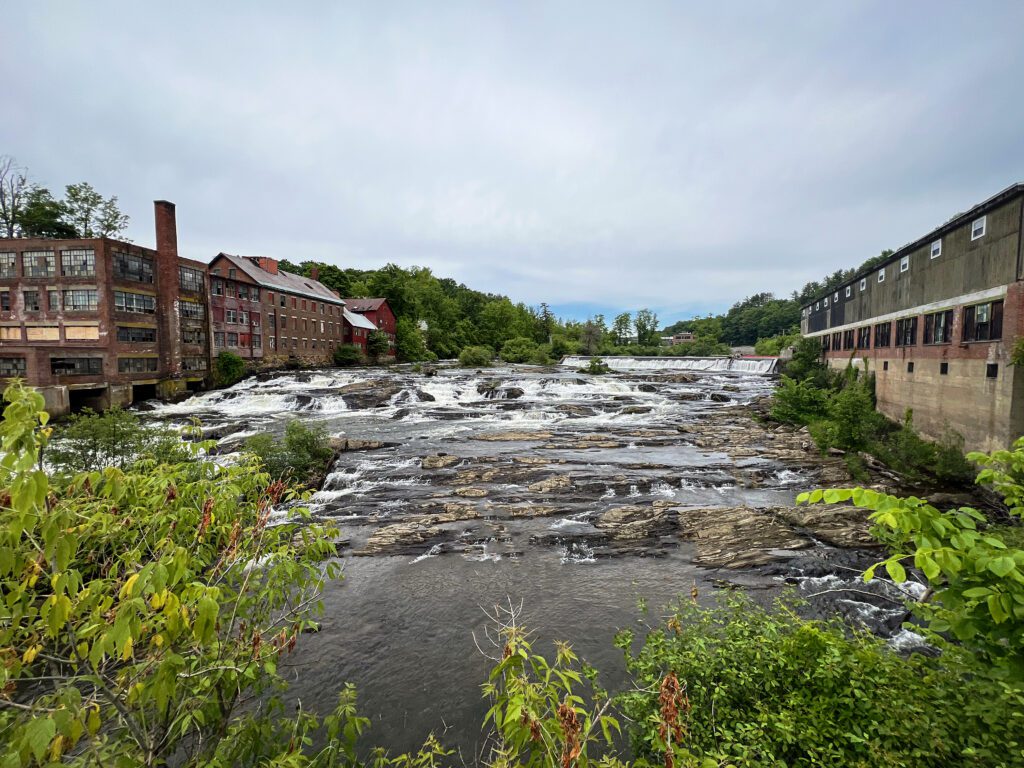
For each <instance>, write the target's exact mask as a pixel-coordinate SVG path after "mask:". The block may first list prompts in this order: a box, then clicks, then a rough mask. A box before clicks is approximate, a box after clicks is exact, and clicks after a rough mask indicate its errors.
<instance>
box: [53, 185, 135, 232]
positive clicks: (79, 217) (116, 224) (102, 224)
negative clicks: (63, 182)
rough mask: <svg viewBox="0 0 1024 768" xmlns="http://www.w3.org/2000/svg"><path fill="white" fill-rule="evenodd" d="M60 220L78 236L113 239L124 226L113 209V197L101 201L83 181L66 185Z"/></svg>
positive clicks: (125, 222) (124, 219)
mask: <svg viewBox="0 0 1024 768" xmlns="http://www.w3.org/2000/svg"><path fill="white" fill-rule="evenodd" d="M63 207H64V219H65V221H66V222H67V223H68V224H70V225H71V226H72V227H73V228H74V230H75V233H76V234H77V236H78V237H113V236H115V235H119V234H120V233H122V232H123V231H124V230H125V229H126V228H127V227H128V217H127V216H126V215H125V214H123V213H121V211H120V209H119V208H118V207H117V196H116V195H114V196H112V197H109V198H106V199H104V197H103V196H102V195H101V194H100V193H99V192H97V191H96V190H95V189H93V187H92V185H91V184H89V183H87V182H84V181H83V182H81V183H79V184H69V185H68V186H67V187H66V188H65V191H64V202H63Z"/></svg>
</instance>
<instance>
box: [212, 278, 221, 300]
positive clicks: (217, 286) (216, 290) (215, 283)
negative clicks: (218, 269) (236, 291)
mask: <svg viewBox="0 0 1024 768" xmlns="http://www.w3.org/2000/svg"><path fill="white" fill-rule="evenodd" d="M210 292H211V293H212V294H213V295H214V296H223V295H224V281H223V280H219V279H217V278H216V277H215V278H213V279H212V280H210Z"/></svg>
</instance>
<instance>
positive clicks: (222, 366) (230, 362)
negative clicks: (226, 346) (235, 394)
mask: <svg viewBox="0 0 1024 768" xmlns="http://www.w3.org/2000/svg"><path fill="white" fill-rule="evenodd" d="M245 372H246V368H245V360H243V359H242V358H241V357H239V356H238V355H236V354H235V353H234V352H228V351H227V350H225V351H223V352H221V353H220V354H219V355H217V359H216V360H215V361H214V363H213V377H214V382H215V383H216V384H217V386H219V387H230V386H231V385H232V384H236V383H237V382H239V381H241V380H242V378H243V377H244V376H245Z"/></svg>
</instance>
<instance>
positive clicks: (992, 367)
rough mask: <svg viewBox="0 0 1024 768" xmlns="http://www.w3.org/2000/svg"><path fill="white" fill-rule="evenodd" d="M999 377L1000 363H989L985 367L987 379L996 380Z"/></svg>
mask: <svg viewBox="0 0 1024 768" xmlns="http://www.w3.org/2000/svg"><path fill="white" fill-rule="evenodd" d="M997 376H999V363H987V364H986V365H985V378H986V379H994V378H996V377H997Z"/></svg>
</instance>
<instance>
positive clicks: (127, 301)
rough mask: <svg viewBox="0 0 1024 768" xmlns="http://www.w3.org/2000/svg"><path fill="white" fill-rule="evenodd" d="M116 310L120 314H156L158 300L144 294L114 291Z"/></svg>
mask: <svg viewBox="0 0 1024 768" xmlns="http://www.w3.org/2000/svg"><path fill="white" fill-rule="evenodd" d="M114 309H115V310H117V311H118V312H138V313H140V314H144V315H155V314H156V298H155V297H154V296H147V295H146V294H144V293H128V292H127V291H114Z"/></svg>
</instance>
